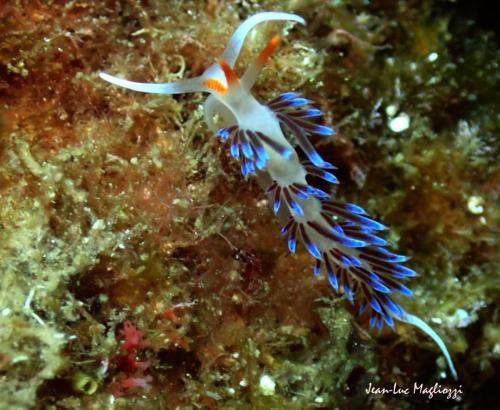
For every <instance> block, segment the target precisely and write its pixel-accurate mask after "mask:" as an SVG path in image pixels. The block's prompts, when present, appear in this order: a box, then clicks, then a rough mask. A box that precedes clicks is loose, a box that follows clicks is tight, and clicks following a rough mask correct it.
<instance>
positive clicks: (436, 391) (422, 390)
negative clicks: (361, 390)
mask: <svg viewBox="0 0 500 410" xmlns="http://www.w3.org/2000/svg"><path fill="white" fill-rule="evenodd" d="M365 392H366V394H381V395H394V396H398V395H400V396H409V395H416V394H419V395H422V396H427V397H428V398H429V399H432V398H433V397H435V396H439V395H441V396H445V397H446V399H448V400H455V399H457V398H459V397H460V395H461V394H463V391H462V385H460V386H458V387H449V386H443V385H441V384H439V383H434V384H433V385H430V386H429V385H428V386H426V385H424V384H423V383H419V382H414V383H413V385H412V386H409V387H408V386H399V385H398V384H397V383H394V384H393V385H392V386H385V387H381V386H376V385H374V384H372V383H370V384H369V385H368V386H367V387H366V389H365Z"/></svg>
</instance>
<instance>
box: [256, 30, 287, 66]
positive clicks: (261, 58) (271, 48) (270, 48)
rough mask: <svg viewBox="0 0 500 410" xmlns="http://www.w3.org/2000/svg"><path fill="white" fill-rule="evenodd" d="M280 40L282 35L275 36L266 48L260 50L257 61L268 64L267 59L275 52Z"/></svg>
mask: <svg viewBox="0 0 500 410" xmlns="http://www.w3.org/2000/svg"><path fill="white" fill-rule="evenodd" d="M280 41H281V38H280V36H274V37H273V38H272V39H271V40H270V41H269V43H268V44H267V46H266V48H265V49H264V50H262V51H261V52H260V54H259V57H257V63H258V64H260V65H264V64H266V61H267V60H268V59H269V57H271V54H272V53H273V51H274V49H275V48H276V47H277V46H278V44H279V43H280Z"/></svg>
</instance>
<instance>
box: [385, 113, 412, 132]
mask: <svg viewBox="0 0 500 410" xmlns="http://www.w3.org/2000/svg"><path fill="white" fill-rule="evenodd" d="M409 127H410V117H409V116H408V114H406V113H404V112H402V113H401V114H399V115H398V116H397V117H395V118H393V119H391V120H390V121H389V128H390V129H391V130H392V131H394V132H403V131H405V130H407V129H408V128H409Z"/></svg>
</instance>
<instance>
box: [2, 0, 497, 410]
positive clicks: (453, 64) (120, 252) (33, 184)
mask: <svg viewBox="0 0 500 410" xmlns="http://www.w3.org/2000/svg"><path fill="white" fill-rule="evenodd" d="M442 7H443V5H442V3H438V2H424V3H422V4H419V5H415V4H408V3H405V2H399V3H398V4H397V5H396V4H392V3H378V4H369V5H364V4H361V3H358V2H343V1H339V2H330V3H328V2H320V1H312V2H301V1H298V2H297V1H295V2H288V1H285V2H284V1H264V2H260V3H259V4H258V6H257V5H256V4H254V3H252V4H246V3H244V4H243V3H242V4H239V3H238V4H236V3H224V4H222V3H220V2H215V1H214V2H208V3H206V4H205V3H203V4H202V3H200V2H156V1H152V2H148V3H146V2H136V3H133V4H132V3H126V4H125V3H116V2H105V3H96V2H87V1H75V2H69V3H66V4H61V3H52V4H50V5H47V4H40V3H37V2H33V3H32V2H30V3H25V4H21V3H18V2H14V1H12V2H7V3H5V4H2V6H0V21H1V23H0V33H1V35H0V101H1V104H2V105H1V107H2V110H1V111H0V138H1V143H0V166H1V172H0V195H1V203H2V207H1V208H0V264H1V272H2V274H1V279H2V284H1V287H0V328H1V332H0V409H3V408H5V409H27V408H48V409H50V408H75V409H79V408H96V409H101V408H111V407H116V408H134V409H141V408H144V409H149V408H166V409H175V408H193V409H195V408H214V409H215V408H231V409H233V408H237V409H247V408H248V409H250V408H272V409H305V408H325V409H329V408H366V407H377V408H417V407H422V405H424V406H426V405H428V406H433V407H443V408H451V407H457V406H464V407H481V408H492V406H493V403H494V401H493V400H494V395H495V393H494V392H495V390H494V376H495V374H496V368H498V356H499V352H500V347H499V346H500V340H499V338H498V334H497V333H498V332H496V331H495V329H497V328H498V307H497V306H498V299H499V298H498V295H499V292H498V290H499V289H498V288H499V285H498V283H499V281H498V259H497V253H498V252H496V247H495V239H494V238H495V237H494V232H495V229H498V228H497V226H498V219H499V210H498V197H497V195H498V194H497V192H498V190H497V189H496V187H497V186H498V183H499V181H498V175H499V173H498V164H497V163H496V162H497V161H496V158H498V154H499V150H498V143H497V139H496V138H495V136H496V135H497V134H498V130H499V122H500V121H499V116H498V112H500V111H499V100H498V95H497V94H498V93H497V92H496V89H498V80H499V77H500V73H499V69H498V64H499V63H500V55H499V51H498V43H497V42H498V38H497V37H495V35H496V34H495V33H492V32H491V31H489V29H490V28H489V27H488V25H487V21H484V20H483V19H482V14H481V13H480V14H478V15H477V16H475V17H474V16H472V14H471V12H470V10H466V9H464V6H462V5H460V4H459V5H454V6H453V7H454V8H453V10H452V11H445V10H443V8H442ZM450 7H451V5H450ZM261 10H287V11H293V12H294V13H297V14H300V15H301V16H303V17H304V18H305V20H306V21H307V22H308V25H307V26H306V27H298V26H292V25H287V24H283V23H269V24H263V25H259V26H258V27H257V28H256V29H255V30H254V31H253V32H252V33H251V35H250V36H249V37H248V38H247V40H246V42H245V46H244V49H243V53H242V55H241V57H240V59H239V61H238V63H237V65H236V71H237V72H242V71H240V70H242V68H243V67H247V66H248V65H249V63H251V61H252V60H253V58H254V55H256V54H258V52H259V50H261V49H262V48H263V47H265V45H266V43H267V41H268V40H269V38H271V37H272V36H273V35H275V34H276V33H277V32H278V33H280V32H282V30H284V32H285V33H286V35H285V36H283V40H282V44H281V45H280V49H279V50H278V51H277V52H276V53H275V54H274V55H273V56H272V57H271V59H270V60H269V61H268V63H267V64H266V66H265V68H264V69H263V71H262V73H261V75H260V77H259V79H258V82H257V83H256V86H255V87H254V93H255V95H257V96H258V97H259V100H261V101H266V100H271V99H272V98H274V97H276V96H277V94H278V93H279V92H281V91H284V90H291V89H293V90H300V92H301V93H303V94H304V95H307V96H308V98H310V99H311V100H314V101H315V103H316V105H317V106H319V107H321V109H322V111H323V112H325V113H332V115H333V118H332V117H330V114H327V115H326V118H325V122H326V123H328V124H333V125H334V127H335V129H336V131H337V133H338V135H337V136H332V137H328V138H322V139H318V140H314V141H313V142H314V143H315V147H316V149H317V150H318V151H319V153H320V154H321V156H322V157H323V158H324V159H325V161H328V162H331V163H333V164H335V165H337V166H338V167H339V169H338V170H336V175H337V177H338V178H339V180H340V182H341V184H340V186H339V188H338V189H336V190H334V192H333V194H334V196H335V197H336V198H339V200H343V201H347V202H352V203H357V204H362V205H363V207H364V208H365V209H366V210H367V213H368V214H370V215H374V216H376V218H377V219H378V220H380V221H383V223H384V224H386V225H388V226H390V227H391V230H390V233H389V236H388V237H387V238H386V239H388V241H389V242H390V244H391V247H392V249H394V250H395V252H396V253H403V254H407V255H409V256H411V260H410V261H409V262H408V266H410V267H411V268H412V269H415V270H416V271H418V272H419V276H418V277H417V278H413V280H412V282H411V285H412V288H413V290H414V296H413V298H412V299H411V300H409V301H408V302H407V303H405V308H407V309H408V310H409V311H411V312H415V313H416V314H418V315H419V316H421V317H422V318H423V319H425V321H427V322H429V324H431V325H432V327H434V328H435V329H436V331H437V332H438V333H439V334H440V335H441V336H442V337H443V340H444V341H445V342H446V344H447V345H448V348H449V350H450V352H451V353H452V355H453V357H454V358H455V360H456V361H457V363H458V364H459V366H458V372H459V381H458V382H457V383H455V382H453V381H451V380H449V379H444V378H443V377H444V372H445V369H446V367H445V363H444V360H443V359H442V358H441V357H440V355H439V353H438V351H437V350H436V349H435V347H434V346H433V345H432V343H431V342H430V341H429V340H428V339H427V338H425V337H424V336H422V335H421V334H420V333H419V332H417V331H415V330H414V329H413V328H412V327H410V326H406V325H399V326H397V327H396V333H394V332H392V331H388V330H386V329H384V330H383V331H382V332H381V334H380V335H379V334H378V332H377V331H370V330H369V326H367V323H365V321H366V319H364V317H361V318H360V319H354V316H355V315H356V313H357V310H354V309H352V308H351V307H350V305H349V304H348V303H347V304H346V303H344V301H343V300H341V299H339V298H337V297H335V296H334V294H333V292H332V291H331V289H330V288H329V284H328V281H327V280H325V278H315V277H314V276H313V275H311V274H310V258H309V256H308V255H307V254H306V252H305V251H304V250H300V249H298V250H297V253H296V254H295V255H289V254H288V251H287V249H286V243H283V242H282V241H281V240H279V238H278V237H277V234H276V232H277V231H278V229H279V225H278V223H277V222H276V221H274V218H273V217H272V215H270V213H269V211H268V207H269V204H268V202H267V201H266V200H264V199H263V197H262V196H261V194H260V192H259V191H260V188H259V187H258V186H257V185H256V184H255V183H242V182H243V181H242V178H241V177H240V176H239V169H238V167H237V166H236V165H235V163H234V162H233V161H231V159H230V156H229V155H228V154H227V152H226V149H225V148H224V147H223V146H222V144H220V142H218V141H217V140H216V138H214V135H213V134H212V133H211V132H210V131H209V130H207V129H206V127H205V125H204V124H203V121H202V120H203V118H202V107H201V104H202V102H203V99H204V97H203V96H202V95H201V94H187V95H182V94H181V95H178V96H173V97H162V96H154V95H146V94H139V93H133V92H123V91H122V90H120V89H117V88H113V87H109V86H108V85H107V84H106V83H104V82H103V81H101V80H100V79H99V78H98V76H97V73H98V72H99V71H102V70H106V71H108V72H111V73H113V74H115V75H119V76H120V77H123V78H132V79H136V80H138V81H150V82H172V81H177V80H179V79H180V78H193V77H196V76H198V75H200V74H201V73H202V72H203V71H204V70H205V69H206V68H207V67H209V66H210V65H211V64H213V63H214V62H216V60H215V59H216V58H217V57H218V56H220V55H221V53H222V51H223V49H224V47H225V44H226V42H227V39H228V38H229V37H230V35H231V33H232V32H233V30H234V29H235V28H236V27H238V25H239V24H241V22H242V21H244V20H245V18H246V17H248V16H250V15H253V14H255V13H257V12H259V11H261ZM478 10H480V8H479V9H478ZM464 20H468V21H469V23H467V24H464ZM320 188H321V189H326V188H328V186H327V185H325V186H321V187H320ZM416 381H418V382H420V383H424V384H425V385H428V386H432V385H434V383H435V382H438V383H440V384H441V385H442V386H443V387H445V388H458V386H461V390H462V391H463V394H462V395H460V396H459V397H458V398H455V399H447V398H446V395H443V394H436V395H434V397H433V398H432V399H429V398H428V396H427V395H425V394H411V395H377V394H367V393H366V392H365V389H366V388H367V387H368V385H369V383H372V384H373V385H377V386H385V387H387V386H392V385H393V384H394V383H395V382H396V383H397V384H398V385H399V386H408V387H410V386H413V383H414V382H416Z"/></svg>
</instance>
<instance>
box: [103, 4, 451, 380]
mask: <svg viewBox="0 0 500 410" xmlns="http://www.w3.org/2000/svg"><path fill="white" fill-rule="evenodd" d="M268 20H285V21H292V22H296V23H300V24H305V21H304V19H303V18H302V17H300V16H298V15H295V14H290V13H283V12H262V13H258V14H256V15H253V16H251V17H249V18H248V19H247V20H245V21H244V22H243V23H242V24H241V25H240V26H239V27H238V28H237V30H236V31H235V32H234V34H233V35H232V37H231V38H230V40H229V44H228V45H227V47H226V49H225V50H224V52H223V54H222V56H221V58H220V59H219V60H218V61H217V62H216V63H214V64H213V65H211V66H210V67H209V68H208V69H207V70H205V71H204V72H203V74H202V75H201V76H199V77H195V78H190V79H185V80H181V81H178V82H173V83H158V84H152V83H139V82H133V81H128V80H125V79H121V78H117V77H114V76H111V75H109V74H106V73H100V74H99V76H100V77H101V78H102V79H103V80H105V81H108V82H110V83H112V84H115V85H118V86H120V87H124V88H128V89H130V90H135V91H141V92H145V93H160V94H177V93H188V92H206V93H209V94H210V95H209V96H208V98H207V99H206V101H205V103H204V105H203V108H204V118H205V122H206V124H207V126H208V127H209V128H210V129H211V130H212V131H214V133H216V135H217V136H218V137H220V138H221V139H222V140H223V141H225V142H229V143H230V153H231V155H232V156H233V157H234V158H236V159H238V160H239V161H240V163H241V172H242V174H243V175H244V176H245V177H247V176H248V175H253V176H255V177H256V179H257V181H258V183H259V185H260V186H262V187H263V188H264V190H265V192H266V195H267V196H268V198H269V202H270V204H271V207H272V209H273V211H274V213H275V214H277V215H278V217H279V219H280V220H281V221H282V223H283V224H284V226H283V228H282V229H281V233H282V235H284V236H287V238H288V248H289V250H290V252H292V253H293V252H295V250H296V246H297V242H299V243H302V244H303V245H304V246H305V247H306V249H307V250H308V252H309V253H310V254H311V255H312V256H313V257H314V258H315V260H316V263H315V265H314V269H313V271H314V274H315V275H316V276H319V275H320V274H321V273H322V272H324V273H325V274H326V276H327V278H328V281H329V282H330V284H331V286H332V287H333V288H334V289H335V291H336V292H338V293H342V294H343V295H344V297H345V298H346V299H347V300H349V301H350V302H351V303H356V305H357V306H359V313H360V314H363V313H366V314H369V315H370V326H371V327H373V326H376V327H378V328H379V329H381V328H382V327H383V326H384V325H388V326H390V327H394V325H395V321H401V322H405V323H409V324H411V325H414V326H416V327H417V328H419V329H420V330H421V331H423V332H424V333H426V334H427V335H428V336H430V337H431V338H432V339H433V340H434V342H435V343H436V344H437V346H438V347H439V348H440V349H441V351H442V353H443V355H444V357H445V358H446V361H447V362H448V365H449V368H450V371H451V374H452V376H453V377H454V378H455V379H456V378H457V373H456V370H455V367H454V365H453V362H452V359H451V357H450V354H449V352H448V349H447V348H446V345H445V343H444V342H443V340H442V339H441V338H440V337H439V335H438V334H437V333H436V332H435V331H434V330H433V329H432V328H431V327H430V326H429V325H427V324H426V323H425V322H424V321H423V320H422V319H420V318H419V317H417V316H415V315H412V314H410V313H408V312H406V311H405V310H404V309H403V308H402V307H401V306H400V305H399V304H398V303H396V302H395V301H394V299H393V296H392V295H393V294H395V293H399V294H402V295H405V296H411V295H412V292H411V290H410V289H409V288H408V287H407V286H405V285H404V284H403V283H404V282H405V281H406V280H407V279H408V278H410V277H413V276H415V275H416V273H415V271H413V270H411V269H409V268H408V267H405V266H404V265H403V263H404V262H405V261H407V258H406V257H405V256H402V255H397V254H394V253H392V252H390V251H388V250H387V248H386V245H387V242H386V241H385V240H384V239H383V238H381V237H380V236H379V233H378V232H379V231H382V230H384V229H386V227H385V226H384V225H382V224H381V223H380V222H378V221H376V220H374V219H372V218H369V217H368V216H367V215H366V212H365V211H364V210H363V208H361V207H359V206H357V205H354V204H351V203H342V202H339V201H335V200H333V199H331V198H330V194H329V193H328V192H325V191H324V190H321V189H319V188H317V187H315V186H314V185H313V184H312V183H311V182H310V181H311V180H313V182H314V179H315V178H320V179H323V180H325V181H327V182H329V183H332V184H336V183H338V180H337V178H336V177H335V175H334V174H333V172H332V171H333V170H334V169H335V167H334V166H333V165H332V164H330V163H328V162H326V161H324V160H323V158H322V157H321V155H320V154H319V153H318V152H317V151H316V149H315V148H314V146H313V144H312V143H311V141H310V139H309V137H310V136H312V135H319V136H330V135H333V134H334V130H333V129H332V128H330V127H328V126H326V125H324V124H323V113H322V112H321V111H320V110H319V109H317V108H315V107H313V106H312V105H311V101H309V100H308V99H306V98H305V97H303V96H301V95H300V94H299V93H297V92H286V93H284V94H281V95H280V96H278V97H277V98H275V99H273V100H272V101H270V102H268V103H267V104H261V103H260V102H258V101H257V99H256V98H255V97H254V96H253V95H252V94H251V92H250V90H251V88H252V86H253V85H254V83H255V81H256V79H257V77H258V75H259V73H260V71H261V70H262V67H263V66H264V64H265V63H266V61H267V60H268V59H269V57H270V56H271V54H272V53H273V51H274V49H275V48H276V47H277V46H278V44H279V42H280V38H279V37H278V36H275V37H273V38H272V39H271V40H270V41H269V43H268V45H267V46H266V47H265V48H264V49H263V50H262V52H261V53H260V54H259V55H258V57H257V58H256V60H255V61H254V62H253V64H251V65H250V66H249V67H248V69H247V70H246V72H245V73H244V75H243V76H242V77H241V78H240V77H238V75H237V74H236V73H235V71H234V65H235V63H236V60H237V58H238V55H239V53H240V50H241V48H242V46H243V42H244V40H245V37H246V36H247V34H248V33H249V32H250V31H251V30H252V29H253V28H254V27H255V26H256V25H257V24H259V23H262V22H264V21H268ZM215 114H217V115H218V116H219V118H220V119H221V121H222V123H221V125H222V127H221V128H218V127H217V126H216V123H215V121H214V115H215ZM292 141H294V144H296V145H297V148H300V151H299V150H298V149H297V148H296V146H294V145H292ZM299 152H300V153H301V155H300V156H299Z"/></svg>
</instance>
